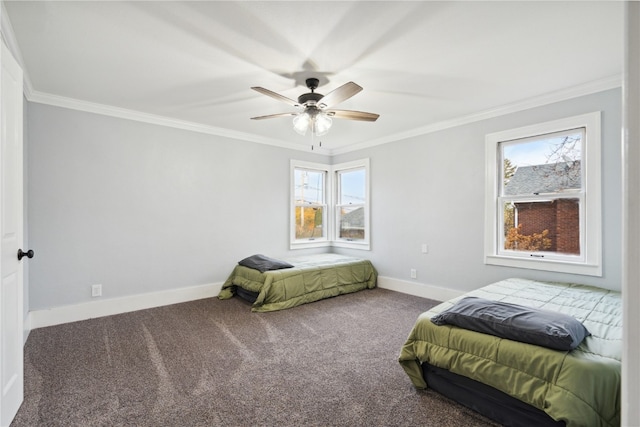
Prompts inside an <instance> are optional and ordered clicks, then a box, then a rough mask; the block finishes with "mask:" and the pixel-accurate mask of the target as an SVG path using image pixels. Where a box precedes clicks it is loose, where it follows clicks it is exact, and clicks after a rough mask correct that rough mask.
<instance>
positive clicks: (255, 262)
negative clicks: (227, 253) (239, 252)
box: [238, 254, 293, 273]
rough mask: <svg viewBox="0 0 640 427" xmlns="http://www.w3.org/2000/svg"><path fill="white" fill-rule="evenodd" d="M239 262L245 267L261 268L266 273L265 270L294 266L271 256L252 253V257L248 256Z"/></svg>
mask: <svg viewBox="0 0 640 427" xmlns="http://www.w3.org/2000/svg"><path fill="white" fill-rule="evenodd" d="M238 264H240V265H243V266H245V267H249V268H254V269H256V270H259V271H260V272H261V273H264V272H265V271H269V270H280V269H283V268H292V267H293V265H291V264H289V263H288V262H284V261H280V260H277V259H273V258H269V257H268V256H264V255H260V254H257V255H251V256H250V257H247V258H245V259H243V260H242V261H240V262H238Z"/></svg>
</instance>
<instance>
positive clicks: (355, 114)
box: [325, 110, 380, 122]
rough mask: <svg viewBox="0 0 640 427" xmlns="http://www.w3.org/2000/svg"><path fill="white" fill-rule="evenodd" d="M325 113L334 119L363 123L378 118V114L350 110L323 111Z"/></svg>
mask: <svg viewBox="0 0 640 427" xmlns="http://www.w3.org/2000/svg"><path fill="white" fill-rule="evenodd" d="M325 113H327V115H328V116H330V117H335V118H336V119H347V120H361V121H364V122H375V121H376V120H378V117H380V114H375V113H365V112H364V111H352V110H325Z"/></svg>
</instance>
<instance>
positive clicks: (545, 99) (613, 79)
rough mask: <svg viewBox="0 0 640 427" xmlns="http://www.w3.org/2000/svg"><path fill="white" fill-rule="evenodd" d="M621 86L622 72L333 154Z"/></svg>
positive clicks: (368, 142)
mask: <svg viewBox="0 0 640 427" xmlns="http://www.w3.org/2000/svg"><path fill="white" fill-rule="evenodd" d="M619 87H622V75H621V74H620V75H615V76H609V77H606V78H604V79H601V80H596V81H593V82H589V83H586V84H582V85H577V86H573V87H570V88H567V89H563V90H559V91H556V92H551V93H547V94H544V95H540V96H536V97H533V98H529V99H525V100H522V101H518V102H514V103H511V104H507V105H503V106H500V107H497V108H493V109H490V110H485V111H481V112H478V113H473V114H469V115H466V116H461V117H457V118H454V119H451V120H443V121H441V122H437V123H433V124H430V125H427V126H423V127H420V128H415V129H411V130H408V131H405V132H401V133H397V134H393V135H388V136H385V137H383V138H378V139H375V140H372V141H367V142H363V143H360V144H353V145H350V146H348V147H344V148H336V149H334V150H332V151H331V155H336V154H344V153H350V152H353V151H358V150H363V149H366V148H371V147H375V146H377V145H382V144H388V143H390V142H398V141H401V140H404V139H409V138H413V137H416V136H421V135H426V134H430V133H434V132H438V131H441V130H445V129H450V128H454V127H457V126H462V125H466V124H469V123H474V122H479V121H481V120H487V119H492V118H495V117H499V116H504V115H507V114H511V113H516V112H519V111H523V110H528V109H531V108H536V107H541V106H544V105H548V104H553V103H555V102H560V101H566V100H569V99H573V98H578V97H580V96H585V95H591V94H594V93H598V92H603V91H605V90H610V89H615V88H619Z"/></svg>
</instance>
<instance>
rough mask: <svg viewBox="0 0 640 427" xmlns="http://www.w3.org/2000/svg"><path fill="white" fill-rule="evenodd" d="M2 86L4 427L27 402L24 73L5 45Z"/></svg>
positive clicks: (0, 58)
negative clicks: (22, 257) (20, 255)
mask: <svg viewBox="0 0 640 427" xmlns="http://www.w3.org/2000/svg"><path fill="white" fill-rule="evenodd" d="M0 62H2V85H1V86H0V99H2V102H1V103H0V116H1V123H0V135H1V138H0V139H1V141H0V239H1V242H0V310H1V312H0V334H1V336H0V426H3V427H4V426H8V425H9V424H10V423H11V420H12V419H13V417H14V416H15V415H16V412H18V408H19V407H20V404H21V403H22V398H23V387H24V385H23V368H24V364H23V363H24V362H23V359H22V358H23V330H22V326H23V305H22V304H23V295H24V294H23V266H22V265H23V263H24V261H18V249H22V244H23V240H22V239H23V228H22V227H23V207H22V206H23V205H22V202H23V199H22V198H23V187H22V181H23V177H22V170H23V166H22V132H23V131H22V70H21V69H20V67H19V65H18V64H17V62H16V61H15V60H14V59H13V56H12V55H11V53H10V52H9V49H7V47H6V46H5V45H4V43H2V52H1V53H0Z"/></svg>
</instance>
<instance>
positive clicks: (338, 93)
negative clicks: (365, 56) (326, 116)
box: [318, 82, 362, 108]
mask: <svg viewBox="0 0 640 427" xmlns="http://www.w3.org/2000/svg"><path fill="white" fill-rule="evenodd" d="M361 90H362V87H360V86H358V85H357V84H355V83H354V82H349V83H345V84H343V85H342V86H340V87H339V88H337V89H335V90H333V91H331V92H329V93H328V94H326V95H325V96H323V97H322V98H321V99H320V101H318V105H319V106H320V108H329V107H332V106H334V105H336V104H339V103H341V102H342V101H346V100H347V99H349V98H351V97H352V96H353V95H355V94H356V93H358V92H360V91H361Z"/></svg>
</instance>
